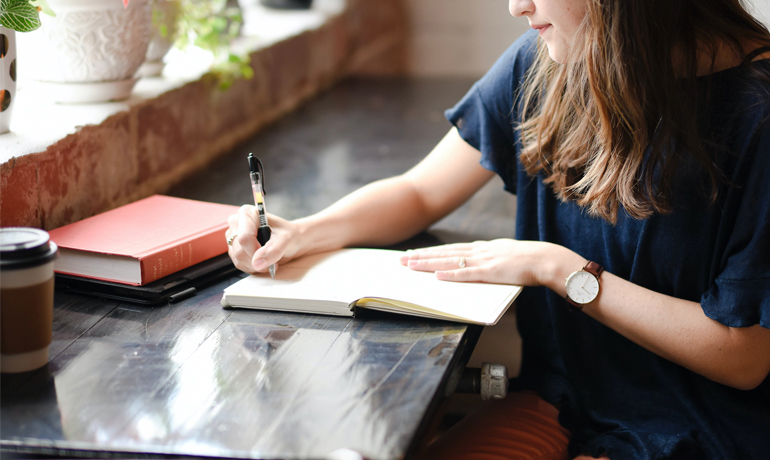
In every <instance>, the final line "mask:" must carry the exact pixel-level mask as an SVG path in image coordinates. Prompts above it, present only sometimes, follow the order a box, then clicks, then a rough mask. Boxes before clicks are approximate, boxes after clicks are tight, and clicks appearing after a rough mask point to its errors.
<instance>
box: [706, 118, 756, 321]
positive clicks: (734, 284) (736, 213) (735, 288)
mask: <svg viewBox="0 0 770 460" xmlns="http://www.w3.org/2000/svg"><path fill="white" fill-rule="evenodd" d="M755 126H757V125H755ZM758 126H760V128H755V129H754V130H753V133H752V134H751V135H747V136H746V139H745V144H744V151H743V152H742V153H741V155H740V158H741V159H740V160H739V162H738V164H737V166H736V170H735V172H734V174H733V177H732V179H731V182H732V184H731V185H730V186H729V189H728V192H727V194H726V198H725V201H724V203H723V204H722V213H723V216H722V224H721V227H720V229H719V230H720V233H721V234H722V235H724V239H723V240H724V243H723V247H724V250H723V251H721V256H720V257H721V259H720V261H719V264H718V267H720V268H721V272H720V273H719V274H717V276H716V277H715V279H714V281H713V283H711V286H709V288H708V290H707V291H706V292H705V293H704V294H703V296H702V297H701V307H702V308H703V311H704V312H705V314H706V316H708V317H709V318H712V319H714V320H716V321H719V322H720V323H722V324H724V325H726V326H731V327H748V326H753V325H755V324H760V325H761V326H763V327H766V328H770V122H764V121H763V122H761V123H759V124H758Z"/></svg>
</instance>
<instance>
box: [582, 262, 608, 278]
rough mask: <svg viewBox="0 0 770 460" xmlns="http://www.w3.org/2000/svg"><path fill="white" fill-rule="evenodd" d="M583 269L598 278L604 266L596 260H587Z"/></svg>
mask: <svg viewBox="0 0 770 460" xmlns="http://www.w3.org/2000/svg"><path fill="white" fill-rule="evenodd" d="M583 270H585V271H587V272H588V273H590V274H592V275H594V276H595V277H596V278H597V279H599V276H600V275H601V274H602V272H603V271H604V267H602V266H601V265H599V264H597V263H596V262H594V261H592V260H589V261H588V263H587V264H586V266H585V267H583Z"/></svg>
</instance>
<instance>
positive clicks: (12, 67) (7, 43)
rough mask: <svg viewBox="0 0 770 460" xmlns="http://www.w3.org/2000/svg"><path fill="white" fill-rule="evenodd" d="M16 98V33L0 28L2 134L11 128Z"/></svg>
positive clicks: (0, 123) (0, 110)
mask: <svg viewBox="0 0 770 460" xmlns="http://www.w3.org/2000/svg"><path fill="white" fill-rule="evenodd" d="M14 97H16V32H15V31H13V30H11V29H7V28H5V27H3V26H0V134H3V133H7V132H8V131H10V127H11V110H12V109H13V104H12V103H13V99H14Z"/></svg>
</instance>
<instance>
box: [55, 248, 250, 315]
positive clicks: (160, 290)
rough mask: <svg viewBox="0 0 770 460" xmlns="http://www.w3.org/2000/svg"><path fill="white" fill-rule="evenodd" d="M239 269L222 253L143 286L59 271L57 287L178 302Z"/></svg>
mask: <svg viewBox="0 0 770 460" xmlns="http://www.w3.org/2000/svg"><path fill="white" fill-rule="evenodd" d="M235 273H240V272H239V271H238V269H236V268H235V266H234V265H233V262H232V260H230V256H228V255H227V254H222V255H219V256H216V257H212V258H211V259H208V260H204V261H203V262H201V263H199V264H196V265H193V266H192V267H189V268H185V269H184V270H180V271H178V272H176V273H173V274H171V275H169V276H167V277H165V278H161V279H159V280H157V281H153V282H151V283H149V284H146V285H144V286H131V285H127V284H121V283H112V282H109V281H101V280H96V279H91V278H82V277H79V276H72V275H63V274H59V273H57V274H56V280H55V284H54V286H55V289H56V290H57V291H60V292H69V293H75V294H85V295H89V296H96V297H102V298H105V299H112V300H120V301H124V302H131V303H136V304H142V305H157V304H160V303H165V302H170V303H174V302H178V301H180V300H183V299H186V298H188V297H190V296H193V295H195V294H196V293H197V291H198V289H200V288H201V287H203V286H205V285H206V284H210V283H212V282H214V281H216V280H218V279H220V278H223V277H225V276H227V275H231V274H235Z"/></svg>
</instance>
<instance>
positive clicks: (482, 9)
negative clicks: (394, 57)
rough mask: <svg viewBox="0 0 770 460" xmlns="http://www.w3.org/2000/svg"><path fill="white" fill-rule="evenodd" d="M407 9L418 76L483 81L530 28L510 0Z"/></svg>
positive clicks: (433, 2)
mask: <svg viewBox="0 0 770 460" xmlns="http://www.w3.org/2000/svg"><path fill="white" fill-rule="evenodd" d="M762 1H765V0H762ZM406 7H407V11H408V13H409V17H410V22H411V33H412V37H411V43H410V65H409V68H410V72H411V73H412V74H413V75H418V76H463V77H480V76H481V75H483V74H484V73H485V72H486V71H487V70H488V69H489V67H491V66H492V64H494V62H495V60H497V58H498V57H499V56H500V55H501V54H502V53H503V51H505V50H506V48H508V46H509V45H510V44H511V43H513V42H514V41H515V40H516V38H518V37H519V36H520V35H521V34H522V33H524V32H526V31H527V30H528V29H529V25H528V23H527V20H526V19H524V18H513V17H512V16H511V15H510V13H508V2H507V1H505V0H406Z"/></svg>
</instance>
